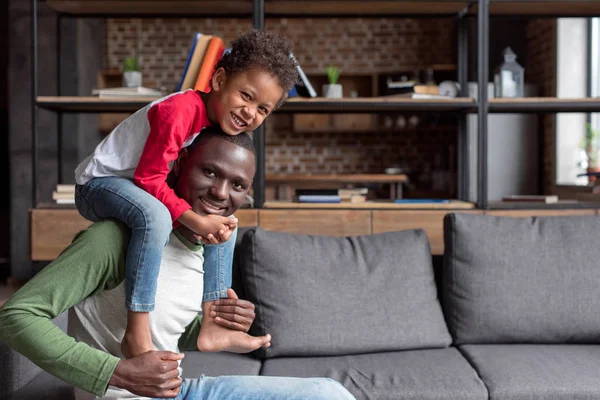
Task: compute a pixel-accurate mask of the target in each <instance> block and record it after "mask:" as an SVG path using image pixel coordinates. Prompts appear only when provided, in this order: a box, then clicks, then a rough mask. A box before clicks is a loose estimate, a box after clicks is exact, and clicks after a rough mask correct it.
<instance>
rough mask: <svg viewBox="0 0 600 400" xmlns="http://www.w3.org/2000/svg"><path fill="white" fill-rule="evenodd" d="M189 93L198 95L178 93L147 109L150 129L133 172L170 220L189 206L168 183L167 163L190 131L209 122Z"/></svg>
mask: <svg viewBox="0 0 600 400" xmlns="http://www.w3.org/2000/svg"><path fill="white" fill-rule="evenodd" d="M190 95H192V96H197V95H196V94H195V93H191V94H187V93H182V94H177V95H174V96H171V97H170V98H168V99H166V100H163V101H161V102H160V103H156V104H155V105H153V106H152V107H151V108H150V110H148V123H149V124H150V133H149V134H148V139H147V140H146V144H145V145H144V150H143V151H142V155H141V157H140V161H139V163H138V166H137V168H136V170H135V173H134V175H133V179H134V181H135V183H136V184H137V185H138V186H139V187H141V188H142V189H144V190H145V191H147V192H148V193H150V194H151V195H152V196H154V197H156V198H157V199H158V200H160V202H161V203H163V204H164V205H165V206H166V207H167V209H168V210H169V212H170V213H171V218H172V220H173V221H175V220H177V218H179V216H180V215H181V214H182V213H183V212H184V211H186V210H189V209H190V208H191V207H190V205H189V204H188V203H187V202H186V201H185V200H183V199H181V198H179V197H178V196H177V195H176V194H175V192H174V191H173V189H171V188H170V187H169V185H168V184H167V182H166V179H167V175H168V174H169V172H170V170H171V169H170V167H169V164H170V163H171V162H173V161H175V160H176V159H177V157H178V156H179V151H180V150H181V149H182V148H183V144H184V143H185V141H186V140H187V139H188V138H189V137H190V135H191V134H192V133H193V131H194V130H196V129H197V130H198V131H199V130H200V129H201V128H202V125H203V122H204V123H206V124H207V123H208V119H207V118H206V119H205V120H204V119H202V116H203V114H202V113H199V112H195V110H196V108H195V107H193V106H191V105H190V104H189V102H190V98H189V97H188V96H190ZM202 110H204V108H202Z"/></svg>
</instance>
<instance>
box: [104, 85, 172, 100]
mask: <svg viewBox="0 0 600 400" xmlns="http://www.w3.org/2000/svg"><path fill="white" fill-rule="evenodd" d="M165 94H166V93H165V92H163V91H161V90H156V89H150V88H146V87H143V86H135V87H112V88H105V89H94V90H92V95H94V96H98V97H99V98H101V99H106V98H123V97H126V98H130V97H162V96H164V95H165Z"/></svg>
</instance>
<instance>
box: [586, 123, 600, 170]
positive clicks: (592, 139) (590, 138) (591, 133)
mask: <svg viewBox="0 0 600 400" xmlns="http://www.w3.org/2000/svg"><path fill="white" fill-rule="evenodd" d="M582 147H583V149H584V150H585V155H586V158H587V172H600V168H599V167H598V131H597V130H596V129H593V128H592V124H590V123H589V122H588V123H587V124H586V130H585V138H584V140H583V144H582ZM589 181H590V182H595V181H596V177H595V176H590V177H589Z"/></svg>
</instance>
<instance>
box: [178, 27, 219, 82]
mask: <svg viewBox="0 0 600 400" xmlns="http://www.w3.org/2000/svg"><path fill="white" fill-rule="evenodd" d="M198 35H200V37H199V38H198V43H197V44H196V48H195V49H194V54H193V55H192V59H191V61H190V66H189V68H188V70H187V72H186V74H185V76H184V78H183V82H182V84H181V89H180V91H182V90H187V89H193V88H194V85H195V84H196V80H197V79H198V74H199V73H200V68H201V67H202V63H203V62H204V57H205V54H206V50H207V48H208V43H209V42H210V40H211V39H212V35H202V34H201V33H198Z"/></svg>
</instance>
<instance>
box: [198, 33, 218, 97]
mask: <svg viewBox="0 0 600 400" xmlns="http://www.w3.org/2000/svg"><path fill="white" fill-rule="evenodd" d="M224 51H225V43H224V42H223V39H221V38H220V37H217V36H213V37H212V39H210V42H209V43H208V48H207V49H206V54H205V55H204V60H203V61H202V67H200V72H198V78H197V79H196V84H195V85H194V90H199V91H201V92H209V91H210V80H211V79H212V76H213V73H214V72H215V65H217V62H218V61H219V60H220V59H221V56H222V55H223V52H224Z"/></svg>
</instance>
